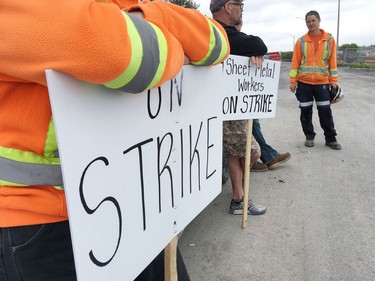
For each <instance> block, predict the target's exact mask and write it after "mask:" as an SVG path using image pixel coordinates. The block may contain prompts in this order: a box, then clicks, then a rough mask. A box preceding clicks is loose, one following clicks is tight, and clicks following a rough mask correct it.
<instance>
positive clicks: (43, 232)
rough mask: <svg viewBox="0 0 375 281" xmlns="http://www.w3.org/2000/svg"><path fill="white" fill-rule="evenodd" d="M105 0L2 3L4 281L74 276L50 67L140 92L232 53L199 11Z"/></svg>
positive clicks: (0, 276) (0, 229)
mask: <svg viewBox="0 0 375 281" xmlns="http://www.w3.org/2000/svg"><path fill="white" fill-rule="evenodd" d="M99 2H101V3H99ZM106 2H107V1H103V0H101V1H99V0H98V1H97V2H95V1H93V0H71V1H69V0H63V1H61V0H58V1H37V0H31V1H30V0H2V1H0V36H1V38H2V39H1V43H0V108H1V109H0V257H1V258H0V280H3V281H5V280H12V281H15V280H76V275H75V269H74V263H73V256H72V248H71V241H70V234H69V224H68V214H67V207H66V202H65V194H64V186H63V181H62V175H61V167H60V160H59V154H58V147H57V142H56V136H55V130H54V123H53V118H52V114H51V107H50V101H49V96H48V91H47V87H46V77H45V70H46V69H54V70H57V71H60V72H64V73H67V74H69V75H71V76H73V77H74V78H76V79H79V80H83V81H88V82H91V83H95V84H103V85H104V86H106V87H108V88H111V89H117V90H121V91H125V92H130V93H138V92H142V91H144V90H147V89H150V88H154V87H157V86H159V85H161V84H162V83H164V82H165V81H167V80H169V79H171V78H173V77H174V76H175V75H177V73H178V72H179V71H180V70H181V68H182V65H183V64H184V61H186V60H188V61H189V62H190V63H191V64H194V65H197V66H208V65H215V64H218V63H220V62H222V61H223V60H224V59H225V58H226V57H227V56H228V54H229V44H228V40H227V36H226V33H225V31H224V29H223V28H222V27H221V25H220V24H218V23H217V22H216V21H214V20H212V19H210V18H207V17H205V16H203V15H202V14H200V13H199V12H198V11H195V10H193V9H185V8H183V7H180V6H177V5H174V4H171V3H166V2H161V1H154V2H149V1H143V2H140V3H138V1H137V0H112V1H109V2H110V3H106ZM31 241H33V243H31Z"/></svg>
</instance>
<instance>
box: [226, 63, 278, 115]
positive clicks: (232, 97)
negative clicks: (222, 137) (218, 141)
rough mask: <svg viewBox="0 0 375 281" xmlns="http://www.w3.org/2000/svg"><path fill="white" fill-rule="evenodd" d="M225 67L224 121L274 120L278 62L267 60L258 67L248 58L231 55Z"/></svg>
mask: <svg viewBox="0 0 375 281" xmlns="http://www.w3.org/2000/svg"><path fill="white" fill-rule="evenodd" d="M222 67H223V80H224V81H225V82H224V83H223V84H222V89H221V94H222V95H224V98H223V100H222V102H221V110H222V114H223V120H241V119H255V118H271V117H275V113H276V102H277V90H278V86H279V76H280V62H279V61H270V60H265V61H264V62H263V64H262V66H261V67H260V68H257V67H256V66H255V65H253V64H251V63H250V59H249V58H245V57H240V56H230V57H229V58H228V59H227V60H226V61H225V62H224V63H223V64H222Z"/></svg>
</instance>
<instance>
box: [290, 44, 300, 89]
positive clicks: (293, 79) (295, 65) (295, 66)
mask: <svg viewBox="0 0 375 281" xmlns="http://www.w3.org/2000/svg"><path fill="white" fill-rule="evenodd" d="M301 59H302V50H301V39H298V40H297V42H296V44H295V45H294V50H293V57H292V65H291V67H290V72H289V83H290V85H296V84H297V76H298V70H299V67H300V65H301Z"/></svg>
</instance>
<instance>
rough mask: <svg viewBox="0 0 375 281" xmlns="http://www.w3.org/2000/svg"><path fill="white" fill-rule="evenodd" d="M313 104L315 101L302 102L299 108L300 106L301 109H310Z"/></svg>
mask: <svg viewBox="0 0 375 281" xmlns="http://www.w3.org/2000/svg"><path fill="white" fill-rule="evenodd" d="M313 104H314V102H313V101H308V102H300V103H299V106H300V107H309V106H312V105H313Z"/></svg>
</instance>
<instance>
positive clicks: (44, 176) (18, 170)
mask: <svg viewBox="0 0 375 281" xmlns="http://www.w3.org/2000/svg"><path fill="white" fill-rule="evenodd" d="M0 180H4V181H7V182H12V183H16V184H22V185H52V186H62V185H63V179H62V172H61V166H60V165H43V164H31V163H22V162H17V161H14V160H10V159H7V158H3V157H0Z"/></svg>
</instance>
